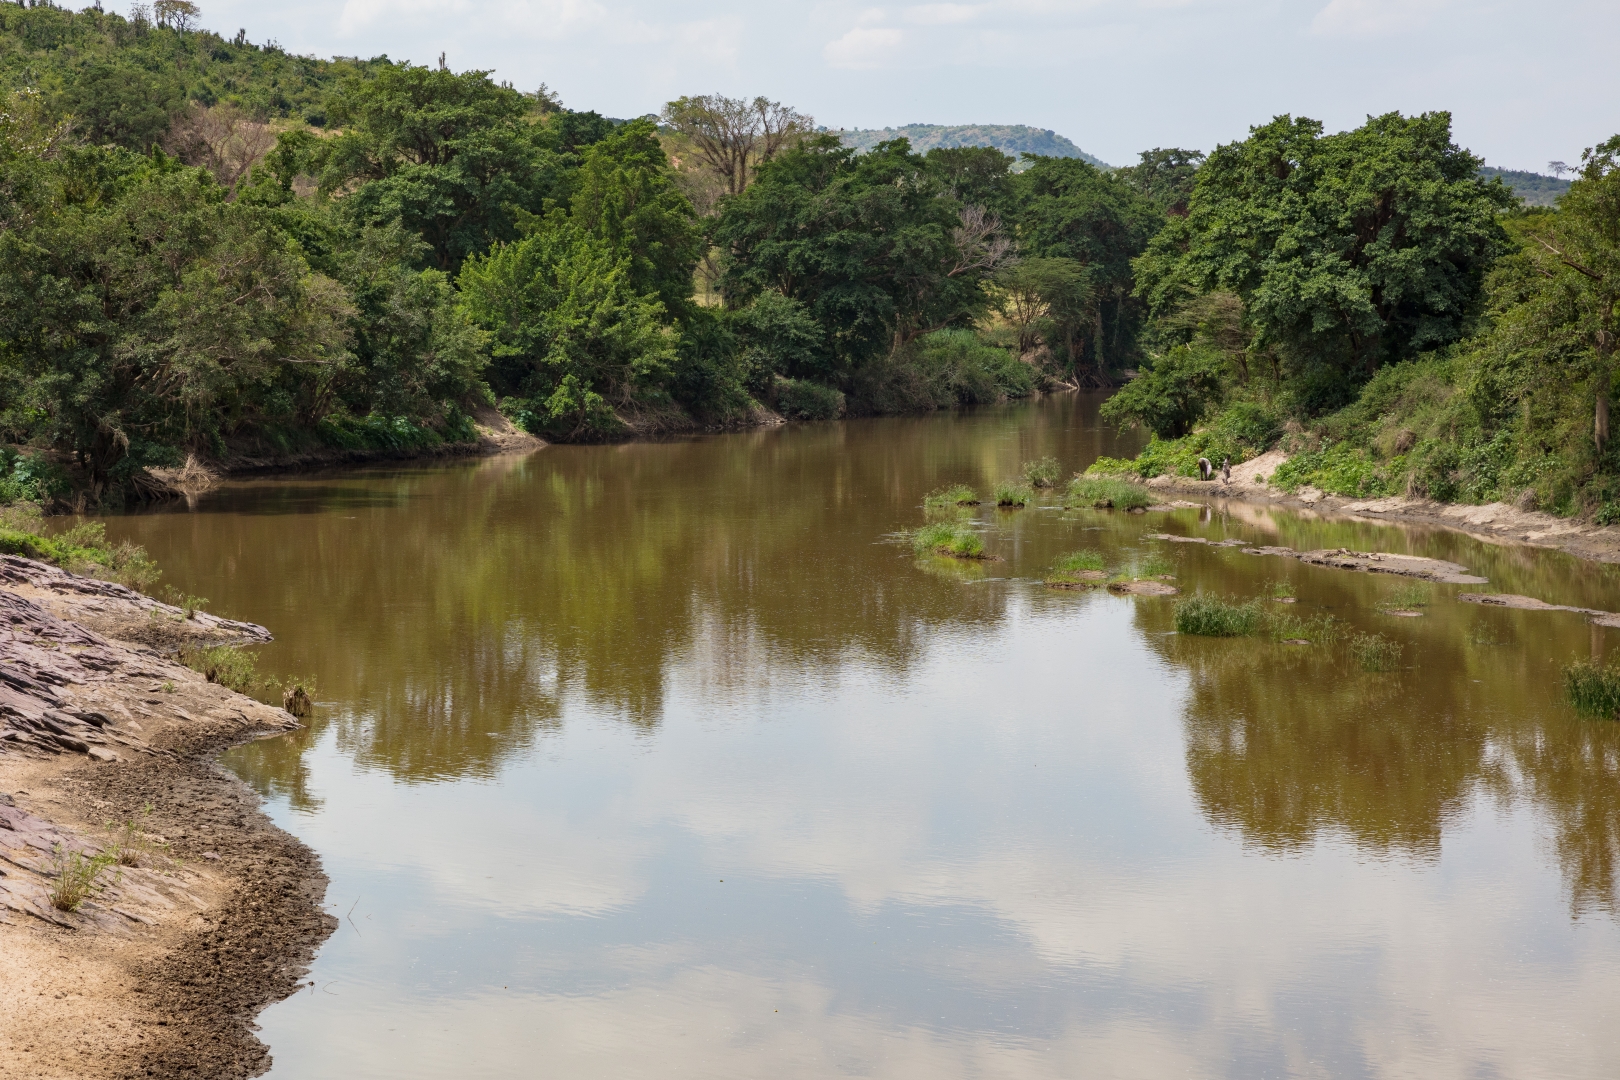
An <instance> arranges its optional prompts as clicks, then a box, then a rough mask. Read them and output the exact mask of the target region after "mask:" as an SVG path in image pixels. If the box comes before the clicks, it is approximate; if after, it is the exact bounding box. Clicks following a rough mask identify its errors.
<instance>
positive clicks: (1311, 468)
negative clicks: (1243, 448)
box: [1269, 442, 1405, 496]
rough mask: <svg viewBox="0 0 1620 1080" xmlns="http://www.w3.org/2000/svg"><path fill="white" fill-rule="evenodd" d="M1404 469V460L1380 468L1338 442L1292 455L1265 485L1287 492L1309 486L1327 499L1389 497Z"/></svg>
mask: <svg viewBox="0 0 1620 1080" xmlns="http://www.w3.org/2000/svg"><path fill="white" fill-rule="evenodd" d="M1404 465H1405V461H1404V459H1402V458H1396V459H1395V460H1393V461H1392V462H1390V463H1389V465H1388V466H1386V467H1383V468H1380V467H1379V466H1378V465H1377V464H1376V463H1374V462H1373V460H1372V459H1371V458H1370V457H1369V456H1368V455H1367V453H1366V452H1365V451H1363V450H1358V449H1356V448H1355V447H1352V446H1351V445H1350V444H1349V443H1343V442H1339V443H1333V444H1331V445H1328V446H1324V447H1322V449H1320V450H1311V451H1307V452H1305V453H1300V454H1295V455H1294V456H1293V457H1291V458H1289V459H1288V460H1287V461H1285V462H1283V463H1282V464H1281V465H1279V466H1277V471H1276V472H1274V473H1272V474H1271V479H1270V481H1269V483H1270V484H1271V485H1272V486H1273V487H1278V488H1281V489H1282V490H1284V491H1287V492H1295V491H1298V490H1299V489H1300V488H1301V487H1304V486H1305V485H1306V484H1310V485H1311V486H1313V487H1316V488H1319V489H1320V490H1322V491H1325V492H1327V493H1328V494H1330V495H1351V496H1374V495H1393V494H1395V493H1396V490H1397V488H1398V487H1399V484H1398V483H1397V481H1396V480H1395V476H1396V474H1398V473H1400V472H1401V470H1402V468H1403V466H1404Z"/></svg>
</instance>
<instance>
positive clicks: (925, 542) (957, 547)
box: [289, 521, 984, 711]
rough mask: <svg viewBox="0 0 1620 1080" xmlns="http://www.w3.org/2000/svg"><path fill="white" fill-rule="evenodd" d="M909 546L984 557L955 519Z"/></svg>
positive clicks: (923, 531)
mask: <svg viewBox="0 0 1620 1080" xmlns="http://www.w3.org/2000/svg"><path fill="white" fill-rule="evenodd" d="M911 547H912V550H913V551H915V552H916V553H917V554H919V555H946V556H949V557H951V558H953V559H982V558H984V541H983V540H982V539H981V538H980V537H979V534H978V533H976V532H974V531H973V530H972V529H970V528H968V527H967V526H966V525H964V524H962V523H961V522H956V521H940V522H936V523H934V524H932V525H924V526H923V527H922V528H920V529H918V530H917V531H916V532H914V533H912V534H911ZM289 711H290V710H289Z"/></svg>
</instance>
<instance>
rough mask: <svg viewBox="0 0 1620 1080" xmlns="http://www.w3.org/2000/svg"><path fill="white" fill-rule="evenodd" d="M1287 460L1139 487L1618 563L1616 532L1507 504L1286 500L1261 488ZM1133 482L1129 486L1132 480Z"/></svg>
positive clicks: (1307, 495)
mask: <svg viewBox="0 0 1620 1080" xmlns="http://www.w3.org/2000/svg"><path fill="white" fill-rule="evenodd" d="M1286 460H1288V458H1287V455H1286V454H1284V453H1283V452H1282V451H1280V450H1272V451H1269V452H1267V453H1265V454H1261V455H1260V456H1259V457H1256V458H1254V459H1253V460H1251V461H1246V462H1244V463H1243V464H1241V465H1236V466H1234V467H1233V468H1232V475H1231V480H1230V481H1229V482H1228V481H1223V480H1222V479H1221V478H1220V476H1219V474H1217V475H1216V478H1215V479H1214V480H1209V481H1200V480H1194V479H1191V478H1189V477H1182V476H1156V477H1153V478H1151V479H1149V480H1145V481H1142V482H1143V483H1145V484H1146V485H1147V486H1148V487H1150V488H1153V489H1155V490H1157V491H1164V492H1174V493H1177V494H1182V495H1196V496H1200V497H1202V498H1203V499H1205V500H1206V501H1210V502H1214V503H1222V502H1238V503H1247V504H1258V505H1265V506H1272V507H1276V508H1278V509H1283V510H1292V511H1295V512H1298V513H1304V514H1339V515H1343V516H1345V517H1357V518H1364V519H1366V520H1368V521H1377V522H1381V523H1385V524H1410V525H1427V526H1434V527H1439V528H1443V529H1451V530H1453V531H1456V532H1462V533H1467V534H1469V535H1470V536H1477V537H1479V538H1480V539H1482V540H1488V541H1491V542H1493V543H1501V544H1524V545H1528V546H1531V547H1540V548H1549V549H1552V550H1556V551H1562V552H1565V553H1566V554H1569V555H1573V556H1575V557H1576V558H1580V559H1588V560H1590V561H1593V562H1607V563H1620V526H1614V525H1596V524H1592V523H1589V522H1581V521H1576V520H1572V519H1569V518H1560V517H1556V516H1554V515H1552V514H1548V513H1543V512H1541V511H1536V510H1521V509H1518V508H1516V507H1513V506H1509V505H1508V504H1507V503H1486V504H1484V505H1481V506H1473V505H1467V504H1462V503H1443V502H1436V501H1434V500H1433V499H1424V498H1416V497H1410V496H1399V495H1397V496H1390V497H1387V498H1379V499H1355V498H1347V497H1344V496H1339V495H1328V494H1326V493H1324V492H1321V491H1318V490H1317V489H1315V488H1312V487H1304V488H1301V489H1299V490H1298V491H1296V492H1292V493H1290V492H1286V491H1283V490H1281V489H1279V488H1274V487H1271V486H1270V485H1269V484H1267V483H1266V480H1267V479H1268V478H1269V477H1270V476H1271V475H1272V474H1273V473H1275V471H1276V469H1277V466H1279V465H1281V464H1282V463H1283V462H1284V461H1286ZM1133 479H1134V478H1133Z"/></svg>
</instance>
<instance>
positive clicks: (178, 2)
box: [152, 0, 202, 34]
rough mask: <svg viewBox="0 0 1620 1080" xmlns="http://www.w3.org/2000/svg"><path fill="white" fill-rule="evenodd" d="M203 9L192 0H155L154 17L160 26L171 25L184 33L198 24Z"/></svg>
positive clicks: (153, 5)
mask: <svg viewBox="0 0 1620 1080" xmlns="http://www.w3.org/2000/svg"><path fill="white" fill-rule="evenodd" d="M200 15H202V11H201V10H199V9H198V7H197V5H196V4H193V3H192V2H191V0H154V3H153V4H152V18H153V19H154V20H155V21H156V22H157V24H158V25H159V26H169V27H173V28H174V29H176V30H178V31H180V32H181V33H182V34H183V33H185V32H186V31H188V30H191V29H193V28H194V27H195V26H196V25H197V19H198V17H199V16H200Z"/></svg>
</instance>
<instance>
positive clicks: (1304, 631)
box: [1265, 612, 1344, 646]
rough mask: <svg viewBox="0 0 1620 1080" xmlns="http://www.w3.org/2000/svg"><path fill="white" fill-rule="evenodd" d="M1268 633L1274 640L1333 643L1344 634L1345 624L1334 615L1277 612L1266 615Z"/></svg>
mask: <svg viewBox="0 0 1620 1080" xmlns="http://www.w3.org/2000/svg"><path fill="white" fill-rule="evenodd" d="M1265 630H1266V634H1267V635H1268V636H1269V637H1270V638H1271V640H1273V641H1277V642H1286V643H1289V644H1299V643H1301V642H1303V643H1306V644H1310V645H1323V646H1328V645H1332V644H1334V643H1335V642H1337V641H1338V640H1339V638H1341V637H1342V636H1343V635H1344V625H1343V624H1342V623H1340V622H1339V620H1337V619H1335V618H1334V617H1333V616H1332V615H1329V614H1327V613H1326V612H1323V613H1321V614H1318V615H1293V614H1281V615H1279V614H1275V613H1272V612H1267V613H1266V616H1265Z"/></svg>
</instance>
